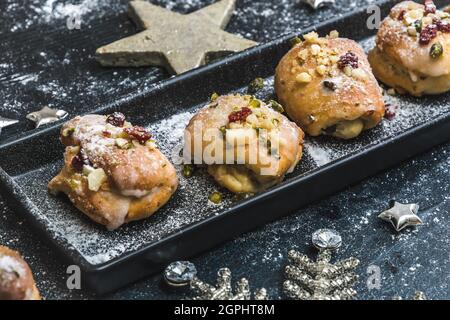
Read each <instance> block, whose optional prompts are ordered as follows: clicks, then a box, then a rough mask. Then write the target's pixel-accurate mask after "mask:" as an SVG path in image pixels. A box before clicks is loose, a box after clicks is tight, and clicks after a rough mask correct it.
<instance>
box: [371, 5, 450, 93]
mask: <svg viewBox="0 0 450 320" xmlns="http://www.w3.org/2000/svg"><path fill="white" fill-rule="evenodd" d="M369 62H370V64H371V66H372V69H373V72H374V74H375V76H376V77H377V78H378V79H379V80H380V81H382V82H384V83H385V84H387V85H389V86H391V87H393V88H395V89H396V90H397V91H399V92H400V93H404V92H405V91H406V92H409V93H410V94H412V95H414V96H421V95H426V94H438V93H442V92H446V91H448V90H449V89H450V13H448V12H444V11H441V10H437V9H436V7H435V6H434V4H433V2H432V1H429V0H428V1H425V4H424V5H422V4H418V3H415V2H412V1H405V2H401V3H399V4H397V5H396V6H394V7H393V8H392V10H391V12H390V13H389V16H388V17H386V18H385V19H384V20H383V22H382V23H381V25H380V29H379V30H378V33H377V36H376V46H375V48H373V49H372V50H371V51H370V53H369Z"/></svg>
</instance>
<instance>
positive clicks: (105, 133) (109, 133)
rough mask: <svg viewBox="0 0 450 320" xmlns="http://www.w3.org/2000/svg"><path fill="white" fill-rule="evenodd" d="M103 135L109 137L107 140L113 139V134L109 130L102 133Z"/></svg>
mask: <svg viewBox="0 0 450 320" xmlns="http://www.w3.org/2000/svg"><path fill="white" fill-rule="evenodd" d="M102 134H103V136H104V137H107V138H109V137H111V132H109V131H107V130H105V131H102Z"/></svg>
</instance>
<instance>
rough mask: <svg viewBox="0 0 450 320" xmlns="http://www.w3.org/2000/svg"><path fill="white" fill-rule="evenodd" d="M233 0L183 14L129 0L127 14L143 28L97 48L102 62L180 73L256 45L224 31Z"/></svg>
mask: <svg viewBox="0 0 450 320" xmlns="http://www.w3.org/2000/svg"><path fill="white" fill-rule="evenodd" d="M235 2H236V0H221V1H218V2H216V3H214V4H212V5H210V6H207V7H205V8H203V9H200V10H198V11H195V12H193V13H190V14H187V15H184V14H179V13H176V12H172V11H169V10H167V9H164V8H161V7H159V6H156V5H153V4H151V3H149V2H146V1H131V2H130V4H129V15H130V17H131V18H132V19H133V20H134V22H135V23H136V24H137V25H138V26H139V27H140V28H142V29H144V31H142V32H140V33H138V34H136V35H133V36H130V37H128V38H124V39H121V40H118V41H116V42H113V43H111V44H108V45H106V46H104V47H101V48H98V49H97V52H96V58H97V60H98V61H99V62H100V63H101V64H102V65H103V66H120V67H141V66H162V67H165V68H166V69H168V71H169V72H172V73H176V74H180V73H183V72H186V71H188V70H191V69H193V68H196V67H198V66H200V65H202V64H204V63H206V62H208V61H210V60H212V59H214V58H219V57H221V56H224V55H226V54H229V53H231V52H238V51H242V50H244V49H247V48H249V47H252V46H255V45H256V42H254V41H251V40H247V39H243V38H240V37H238V36H236V35H233V34H230V33H228V32H225V31H223V30H222V29H223V28H224V27H225V26H226V25H227V23H228V21H229V20H230V17H231V15H232V13H233V10H234V6H235Z"/></svg>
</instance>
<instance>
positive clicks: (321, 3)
mask: <svg viewBox="0 0 450 320" xmlns="http://www.w3.org/2000/svg"><path fill="white" fill-rule="evenodd" d="M300 2H303V3H306V4H308V5H310V6H311V8H313V9H314V10H317V9H319V8H322V7H325V6H327V5H330V4H334V3H335V0H300Z"/></svg>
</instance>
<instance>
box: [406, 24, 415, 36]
mask: <svg viewBox="0 0 450 320" xmlns="http://www.w3.org/2000/svg"><path fill="white" fill-rule="evenodd" d="M407 31H408V34H409V35H410V36H412V37H414V36H416V35H417V30H416V28H415V27H413V26H409V27H408V29H407Z"/></svg>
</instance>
